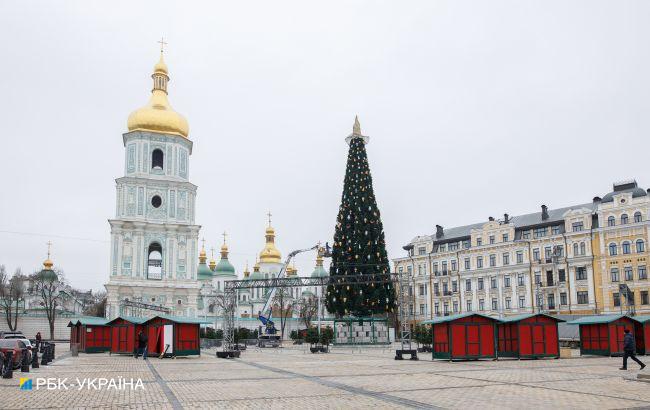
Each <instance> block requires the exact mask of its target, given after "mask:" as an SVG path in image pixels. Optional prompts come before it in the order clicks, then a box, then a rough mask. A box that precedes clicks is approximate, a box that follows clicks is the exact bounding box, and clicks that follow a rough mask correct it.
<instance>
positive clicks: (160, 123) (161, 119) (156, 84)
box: [127, 49, 190, 138]
mask: <svg viewBox="0 0 650 410" xmlns="http://www.w3.org/2000/svg"><path fill="white" fill-rule="evenodd" d="M151 78H152V79H153V89H152V90H151V97H150V98H149V103H148V104H147V105H145V106H144V107H142V108H139V109H137V110H135V111H133V112H132V113H131V115H129V119H128V121H127V127H128V129H129V131H152V132H160V133H163V134H174V135H180V136H182V137H185V138H187V136H188V135H189V132H190V127H189V125H188V123H187V120H186V119H185V117H183V116H182V115H180V114H179V113H177V112H176V111H174V109H173V108H172V107H171V105H169V101H168V100H167V83H168V82H169V72H168V71H167V64H165V61H164V60H163V51H162V49H161V50H160V60H159V61H158V63H157V64H156V65H155V66H154V68H153V74H152V75H151Z"/></svg>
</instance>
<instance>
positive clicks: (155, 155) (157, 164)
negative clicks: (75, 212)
mask: <svg viewBox="0 0 650 410" xmlns="http://www.w3.org/2000/svg"><path fill="white" fill-rule="evenodd" d="M164 159H165V154H163V152H162V150H161V149H157V148H156V149H155V150H153V152H152V153H151V169H157V170H162V169H163V163H164V162H165V161H164Z"/></svg>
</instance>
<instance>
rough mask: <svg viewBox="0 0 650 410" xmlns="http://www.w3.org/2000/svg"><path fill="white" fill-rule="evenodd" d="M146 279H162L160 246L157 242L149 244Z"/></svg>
mask: <svg viewBox="0 0 650 410" xmlns="http://www.w3.org/2000/svg"><path fill="white" fill-rule="evenodd" d="M147 279H162V247H161V246H160V244H159V243H157V242H153V243H152V244H151V245H149V257H148V263H147Z"/></svg>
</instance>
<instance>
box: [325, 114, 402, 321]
mask: <svg viewBox="0 0 650 410" xmlns="http://www.w3.org/2000/svg"><path fill="white" fill-rule="evenodd" d="M346 141H347V142H348V143H349V144H350V150H349V151H348V162H347V168H346V171H345V181H344V185H343V195H342V198H341V206H340V207H339V214H338V217H337V220H336V231H335V232H334V244H333V246H332V264H331V265H330V275H331V276H333V277H332V279H331V280H330V283H329V284H328V286H327V300H326V304H327V310H328V311H330V312H332V313H335V314H336V315H337V316H339V317H340V316H344V315H354V316H367V315H371V314H375V313H380V314H381V313H387V312H392V311H393V309H394V308H395V289H394V287H393V284H392V283H390V282H382V281H385V279H386V277H387V276H388V275H389V265H388V255H387V254H386V242H385V240H384V227H383V225H382V223H381V218H380V216H379V209H378V208H377V202H376V200H375V194H374V192H373V189H372V177H371V176H370V167H369V166H368V157H367V155H366V146H365V145H366V143H367V142H368V137H366V136H363V135H362V134H361V126H360V125H359V120H358V118H355V119H354V127H353V128H352V134H351V135H350V136H349V137H348V138H346ZM362 274H363V275H372V277H373V278H374V280H375V281H377V283H359V284H355V283H354V276H358V275H362ZM341 275H344V276H347V277H348V279H347V280H346V282H348V283H349V282H351V283H352V284H349V285H348V284H342V279H340V278H336V276H341Z"/></svg>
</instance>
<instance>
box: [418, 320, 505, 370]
mask: <svg viewBox="0 0 650 410" xmlns="http://www.w3.org/2000/svg"><path fill="white" fill-rule="evenodd" d="M497 323H498V320H497V319H495V318H492V317H489V316H485V315H482V314H479V313H472V312H467V313H461V314H457V315H451V316H441V317H437V318H434V319H431V320H425V321H424V322H422V324H426V325H431V326H433V349H432V350H433V358H434V359H448V360H467V359H494V358H496V357H497V356H496V346H495V334H496V330H495V329H496V324H497Z"/></svg>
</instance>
